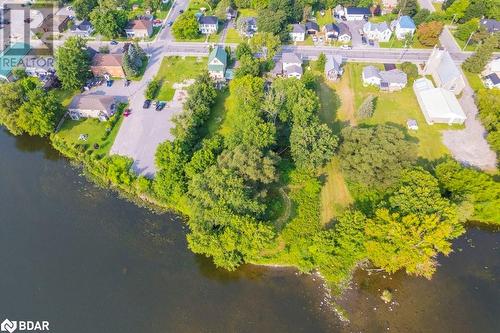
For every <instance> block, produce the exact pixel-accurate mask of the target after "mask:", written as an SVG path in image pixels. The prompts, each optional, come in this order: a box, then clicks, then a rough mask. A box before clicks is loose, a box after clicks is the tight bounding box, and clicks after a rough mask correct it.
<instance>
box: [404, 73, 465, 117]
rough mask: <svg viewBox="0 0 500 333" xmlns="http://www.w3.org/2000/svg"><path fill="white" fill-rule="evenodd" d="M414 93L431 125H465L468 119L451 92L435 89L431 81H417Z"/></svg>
mask: <svg viewBox="0 0 500 333" xmlns="http://www.w3.org/2000/svg"><path fill="white" fill-rule="evenodd" d="M413 91H414V92H415V95H416V96H417V100H418V104H419V105H420V109H421V110H422V113H423V114H424V117H425V120H426V121H427V123H428V124H429V125H432V124H435V123H436V124H448V125H451V124H463V123H464V121H465V119H467V117H466V116H465V113H464V111H463V110H462V107H461V106H460V104H459V103H458V100H457V98H456V97H455V95H454V94H453V93H452V92H451V91H449V90H446V89H443V88H435V87H434V85H433V84H432V82H431V81H430V80H428V79H426V78H421V79H418V80H415V83H414V84H413Z"/></svg>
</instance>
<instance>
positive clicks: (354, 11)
mask: <svg viewBox="0 0 500 333" xmlns="http://www.w3.org/2000/svg"><path fill="white" fill-rule="evenodd" d="M345 11H346V15H371V14H372V13H371V12H370V9H368V8H366V7H347V8H346V9H345Z"/></svg>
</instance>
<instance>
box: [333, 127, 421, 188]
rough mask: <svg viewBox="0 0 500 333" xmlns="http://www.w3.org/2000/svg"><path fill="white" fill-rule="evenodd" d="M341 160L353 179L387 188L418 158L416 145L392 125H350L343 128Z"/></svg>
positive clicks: (370, 185)
mask: <svg viewBox="0 0 500 333" xmlns="http://www.w3.org/2000/svg"><path fill="white" fill-rule="evenodd" d="M341 134H342V139H343V142H342V145H341V147H340V160H341V166H342V169H343V170H344V171H345V172H346V174H347V176H348V177H349V179H351V180H352V181H355V182H358V183H361V184H364V185H366V186H369V187H373V188H382V189H383V188H387V187H388V186H390V185H392V184H393V183H394V182H395V181H397V180H398V179H399V177H400V175H401V172H402V171H403V170H404V169H406V168H407V167H409V166H410V165H411V164H412V163H413V162H414V161H415V159H416V157H417V154H416V146H415V144H413V143H410V142H408V141H406V139H405V136H404V133H403V132H402V131H401V130H399V129H397V128H395V127H391V126H385V125H379V126H376V127H372V128H355V127H347V128H345V129H343V130H342V132H341Z"/></svg>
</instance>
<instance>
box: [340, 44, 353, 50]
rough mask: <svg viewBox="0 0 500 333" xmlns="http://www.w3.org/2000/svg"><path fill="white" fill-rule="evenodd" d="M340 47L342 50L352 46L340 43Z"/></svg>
mask: <svg viewBox="0 0 500 333" xmlns="http://www.w3.org/2000/svg"><path fill="white" fill-rule="evenodd" d="M340 48H341V49H343V50H350V49H352V46H351V45H342V46H341V47H340Z"/></svg>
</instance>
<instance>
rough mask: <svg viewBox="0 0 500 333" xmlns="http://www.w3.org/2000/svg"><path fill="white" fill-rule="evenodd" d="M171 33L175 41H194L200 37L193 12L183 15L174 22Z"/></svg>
mask: <svg viewBox="0 0 500 333" xmlns="http://www.w3.org/2000/svg"><path fill="white" fill-rule="evenodd" d="M172 33H173V34H174V37H175V38H176V39H195V38H198V36H199V35H200V31H199V28H198V20H196V16H194V13H193V12H186V13H183V14H182V15H181V16H179V17H178V18H177V20H175V22H174V24H173V26H172Z"/></svg>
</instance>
